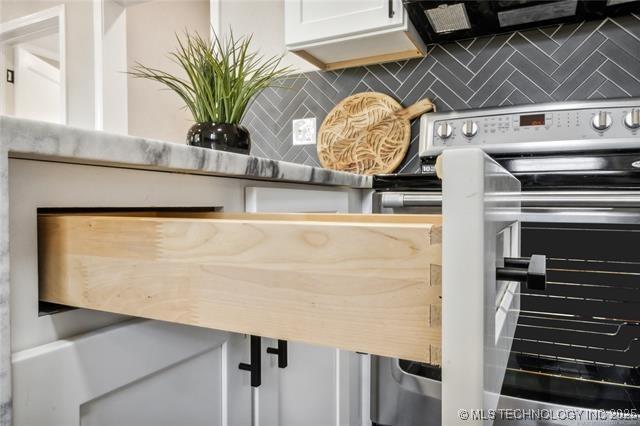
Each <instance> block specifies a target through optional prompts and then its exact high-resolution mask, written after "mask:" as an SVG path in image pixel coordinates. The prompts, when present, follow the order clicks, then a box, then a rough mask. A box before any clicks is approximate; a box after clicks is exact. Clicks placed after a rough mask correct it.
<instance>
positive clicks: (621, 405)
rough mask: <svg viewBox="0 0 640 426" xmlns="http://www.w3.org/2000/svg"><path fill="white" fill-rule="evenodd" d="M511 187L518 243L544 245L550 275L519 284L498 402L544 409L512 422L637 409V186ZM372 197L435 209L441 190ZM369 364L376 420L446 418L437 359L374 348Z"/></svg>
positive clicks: (382, 209) (620, 417)
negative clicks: (535, 285) (530, 285)
mask: <svg viewBox="0 0 640 426" xmlns="http://www.w3.org/2000/svg"><path fill="white" fill-rule="evenodd" d="M517 197H518V198H519V199H520V202H521V213H520V221H521V234H520V235H521V250H522V253H523V254H524V255H529V254H532V253H536V252H540V251H544V252H545V254H547V255H548V257H549V259H548V263H547V266H548V268H549V269H547V280H548V285H547V289H546V291H545V292H536V291H531V290H528V289H527V288H526V287H522V289H521V292H520V293H519V294H517V295H516V296H517V299H518V302H519V303H520V313H519V319H518V327H517V329H516V332H515V334H514V335H513V343H512V345H511V354H510V356H509V361H508V364H507V372H506V374H505V379H504V382H503V387H502V391H501V392H502V395H501V396H500V400H499V404H498V408H499V409H502V410H520V411H519V412H520V413H524V412H526V411H525V410H532V411H530V412H531V413H542V414H544V413H546V415H547V417H549V418H548V419H547V420H545V419H544V418H542V419H535V420H534V419H529V420H520V421H519V422H518V424H527V425H539V424H567V425H568V424H575V421H576V419H577V417H576V418H574V419H573V420H572V418H571V417H570V416H572V415H574V416H581V417H580V418H581V419H586V418H589V419H597V423H598V424H607V425H608V424H620V423H619V422H621V421H632V420H633V419H634V417H632V416H636V417H635V419H637V414H635V413H637V411H636V410H637V408H638V407H639V406H640V363H639V361H638V360H639V359H640V355H639V354H640V344H638V342H640V297H638V295H637V294H636V293H638V291H639V290H638V289H640V284H638V277H639V276H640V255H639V254H638V251H637V250H633V249H631V248H632V247H636V246H637V244H640V192H638V191H630V190H624V191H614V190H606V191H537V192H529V193H526V192H525V193H521V194H519V195H517ZM374 202H375V204H374V208H375V209H376V211H377V212H378V213H386V214H394V213H401V212H402V213H424V212H427V211H428V212H433V213H437V212H439V211H440V205H441V202H442V193H440V192H435V191H431V192H406V193H402V192H395V193H394V192H385V193H376V194H375V197H374ZM445 282H446V281H445ZM514 307H515V306H514ZM443 336H444V335H443ZM443 338H444V339H446V336H444V337H443ZM371 373H372V386H371V392H372V393H371V395H372V396H371V401H372V420H373V421H374V422H375V423H377V424H385V425H394V426H395V425H397V426H400V425H404V426H413V425H424V424H434V425H438V424H447V423H444V421H441V402H440V401H441V398H442V393H441V379H442V373H443V371H442V370H441V369H440V368H438V367H437V366H431V365H426V364H420V363H414V362H409V361H405V360H397V359H389V358H382V357H375V358H374V359H372V369H371ZM444 376H445V380H446V374H444ZM461 408H463V407H461ZM598 410H607V411H598ZM608 410H615V411H608ZM625 416H626V417H625ZM425 419H427V420H426V422H425ZM562 419H564V420H562ZM511 422H512V421H511ZM495 423H496V424H510V422H509V421H508V420H507V419H498V420H497V421H496V422H495Z"/></svg>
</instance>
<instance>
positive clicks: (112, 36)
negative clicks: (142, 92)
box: [96, 0, 129, 135]
mask: <svg viewBox="0 0 640 426" xmlns="http://www.w3.org/2000/svg"><path fill="white" fill-rule="evenodd" d="M101 35H102V52H101V55H102V59H101V62H102V64H100V65H99V66H100V67H101V69H102V75H101V76H100V77H99V78H100V79H99V80H98V82H97V84H98V86H100V85H102V87H98V91H99V94H98V96H99V97H100V98H101V99H99V103H101V105H99V106H96V108H100V109H101V114H102V117H101V121H102V123H101V125H102V129H103V130H106V131H108V132H111V133H119V134H125V135H126V134H128V132H129V126H128V120H129V111H128V105H127V104H128V102H127V97H128V96H127V84H128V77H127V74H125V72H126V71H127V10H126V8H125V7H124V6H123V5H122V4H120V3H119V2H117V1H115V0H103V2H102V34H101Z"/></svg>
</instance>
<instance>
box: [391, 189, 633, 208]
mask: <svg viewBox="0 0 640 426" xmlns="http://www.w3.org/2000/svg"><path fill="white" fill-rule="evenodd" d="M487 195H488V197H491V198H494V197H495V201H519V202H520V204H521V206H522V207H586V208H589V207H593V208H601V207H609V208H615V207H623V208H638V207H640V191H535V192H520V193H517V192H515V193H491V194H487ZM440 205H442V193H440V192H429V193H424V192H413V193H411V192H385V193H383V194H382V197H381V206H382V207H383V208H402V207H437V206H440Z"/></svg>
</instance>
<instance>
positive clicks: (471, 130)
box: [462, 120, 478, 138]
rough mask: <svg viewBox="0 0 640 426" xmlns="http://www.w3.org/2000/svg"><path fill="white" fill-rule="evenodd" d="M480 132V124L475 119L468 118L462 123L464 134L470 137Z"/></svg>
mask: <svg viewBox="0 0 640 426" xmlns="http://www.w3.org/2000/svg"><path fill="white" fill-rule="evenodd" d="M476 133H478V125H477V124H476V122H475V121H473V120H466V121H465V122H464V123H462V134H463V135H465V136H466V137H468V138H472V137H474V136H475V135H476Z"/></svg>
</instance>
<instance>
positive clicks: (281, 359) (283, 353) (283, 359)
mask: <svg viewBox="0 0 640 426" xmlns="http://www.w3.org/2000/svg"><path fill="white" fill-rule="evenodd" d="M267 353H268V354H272V355H277V356H278V368H287V365H288V361H289V360H288V355H287V341H286V340H280V339H278V347H277V348H267Z"/></svg>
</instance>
